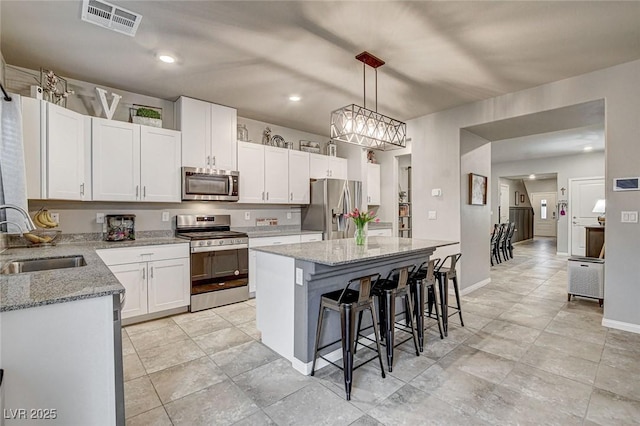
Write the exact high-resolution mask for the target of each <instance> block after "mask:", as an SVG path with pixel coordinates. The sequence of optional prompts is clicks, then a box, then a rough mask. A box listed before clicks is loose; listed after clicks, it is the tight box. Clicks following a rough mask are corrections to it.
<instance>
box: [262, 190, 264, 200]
mask: <svg viewBox="0 0 640 426" xmlns="http://www.w3.org/2000/svg"><path fill="white" fill-rule="evenodd" d="M262 201H264V191H262Z"/></svg>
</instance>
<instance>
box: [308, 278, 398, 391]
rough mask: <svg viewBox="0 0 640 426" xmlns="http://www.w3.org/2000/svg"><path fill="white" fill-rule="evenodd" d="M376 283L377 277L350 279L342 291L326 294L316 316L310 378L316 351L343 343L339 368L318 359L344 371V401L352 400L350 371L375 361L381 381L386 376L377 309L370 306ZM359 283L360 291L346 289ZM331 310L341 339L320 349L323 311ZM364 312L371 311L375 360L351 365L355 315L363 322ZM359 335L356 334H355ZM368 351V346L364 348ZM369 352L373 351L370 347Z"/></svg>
mask: <svg viewBox="0 0 640 426" xmlns="http://www.w3.org/2000/svg"><path fill="white" fill-rule="evenodd" d="M373 278H374V279H375V280H376V281H377V280H378V279H379V278H380V274H373V275H367V276H364V277H360V278H354V279H352V280H350V281H349V282H348V283H347V285H346V286H345V288H344V289H342V290H336V291H332V292H330V293H325V294H323V295H322V297H321V299H320V313H319V314H318V325H317V328H316V345H315V351H314V354H313V364H312V366H311V375H312V376H313V375H314V374H315V369H316V360H317V359H318V351H320V350H322V349H325V348H327V347H329V346H331V345H333V344H335V343H338V342H339V341H341V342H342V366H340V365H337V364H335V363H334V362H332V361H330V360H328V359H327V358H325V357H324V356H322V355H320V358H322V359H324V360H325V361H327V362H329V363H330V364H332V365H334V366H336V367H338V368H340V369H341V370H342V371H343V372H344V388H345V392H346V394H347V401H348V400H350V399H351V385H352V379H353V370H355V369H356V368H358V367H361V366H362V365H364V364H366V363H367V362H369V361H372V360H374V359H375V358H378V360H379V361H380V370H381V371H382V378H384V377H385V374H384V366H383V365H382V356H381V355H380V354H381V353H382V352H381V349H380V336H379V335H378V319H377V317H376V310H375V308H374V304H373V297H372V295H371V283H372V282H373V281H374V280H373ZM354 282H359V283H360V289H359V290H352V289H350V288H349V286H350V285H351V284H352V283H354ZM325 309H330V310H332V311H336V312H340V323H341V331H342V337H341V339H340V340H336V341H334V342H331V343H329V344H326V345H324V346H322V347H320V335H321V334H322V323H323V319H324V310H325ZM365 310H369V311H371V317H372V319H373V330H374V333H375V336H376V349H377V357H373V358H371V359H369V360H367V361H365V362H363V363H361V364H360V365H358V366H355V367H354V366H353V355H354V354H355V346H356V345H357V343H358V336H357V335H356V334H355V325H356V321H355V319H356V314H358V313H359V314H360V320H361V319H362V312H363V311H365ZM358 334H359V333H358ZM365 347H367V348H369V347H368V346H365ZM369 349H372V350H373V348H369Z"/></svg>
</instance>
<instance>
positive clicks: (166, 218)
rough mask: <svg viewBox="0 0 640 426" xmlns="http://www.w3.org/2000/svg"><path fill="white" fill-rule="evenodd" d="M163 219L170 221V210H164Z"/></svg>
mask: <svg viewBox="0 0 640 426" xmlns="http://www.w3.org/2000/svg"><path fill="white" fill-rule="evenodd" d="M162 221H163V222H169V212H162Z"/></svg>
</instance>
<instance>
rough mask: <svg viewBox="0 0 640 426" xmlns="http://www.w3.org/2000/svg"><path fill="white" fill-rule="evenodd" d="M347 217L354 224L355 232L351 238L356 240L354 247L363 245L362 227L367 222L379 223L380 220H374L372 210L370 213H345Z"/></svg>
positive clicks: (374, 214) (354, 211)
mask: <svg viewBox="0 0 640 426" xmlns="http://www.w3.org/2000/svg"><path fill="white" fill-rule="evenodd" d="M347 217H350V218H351V219H353V223H355V224H356V231H355V233H354V234H353V237H354V238H355V240H356V245H358V246H361V245H364V241H365V234H364V226H365V225H366V224H367V223H369V222H380V219H378V218H376V213H375V212H374V211H373V210H372V211H370V212H366V211H364V212H361V211H360V210H358V209H357V208H356V209H353V211H352V212H351V213H347Z"/></svg>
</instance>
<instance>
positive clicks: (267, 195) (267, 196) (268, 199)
mask: <svg viewBox="0 0 640 426" xmlns="http://www.w3.org/2000/svg"><path fill="white" fill-rule="evenodd" d="M268 200H269V191H267V201H268Z"/></svg>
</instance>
